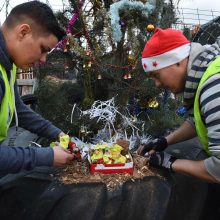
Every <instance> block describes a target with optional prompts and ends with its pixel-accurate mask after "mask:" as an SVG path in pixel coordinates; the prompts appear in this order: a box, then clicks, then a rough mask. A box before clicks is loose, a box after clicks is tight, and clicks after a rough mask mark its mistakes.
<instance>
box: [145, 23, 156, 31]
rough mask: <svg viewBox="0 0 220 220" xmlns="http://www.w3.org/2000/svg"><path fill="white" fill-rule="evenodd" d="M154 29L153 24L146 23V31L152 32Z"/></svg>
mask: <svg viewBox="0 0 220 220" xmlns="http://www.w3.org/2000/svg"><path fill="white" fill-rule="evenodd" d="M153 30H154V25H153V24H148V25H147V31H149V32H152V31H153Z"/></svg>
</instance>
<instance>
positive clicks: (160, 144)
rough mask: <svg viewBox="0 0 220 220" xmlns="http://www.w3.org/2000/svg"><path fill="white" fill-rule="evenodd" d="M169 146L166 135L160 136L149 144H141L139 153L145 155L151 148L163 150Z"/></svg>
mask: <svg viewBox="0 0 220 220" xmlns="http://www.w3.org/2000/svg"><path fill="white" fill-rule="evenodd" d="M167 146H168V143H167V139H166V138H165V137H158V138H156V139H153V140H151V141H149V142H148V143H147V144H143V145H141V146H140V147H139V148H138V150H137V153H138V154H139V155H141V156H144V155H145V154H146V153H148V152H149V151H151V150H155V151H163V150H164V149H165V148H166V147H167Z"/></svg>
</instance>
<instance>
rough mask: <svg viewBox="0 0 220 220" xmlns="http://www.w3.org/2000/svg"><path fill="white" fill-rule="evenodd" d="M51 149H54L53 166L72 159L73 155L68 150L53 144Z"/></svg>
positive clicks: (58, 165)
mask: <svg viewBox="0 0 220 220" xmlns="http://www.w3.org/2000/svg"><path fill="white" fill-rule="evenodd" d="M53 151H54V160H53V166H54V167H61V166H64V165H65V164H66V163H68V162H69V161H71V160H73V157H74V155H73V154H71V153H70V151H69V150H66V149H64V148H63V147H60V146H55V147H53Z"/></svg>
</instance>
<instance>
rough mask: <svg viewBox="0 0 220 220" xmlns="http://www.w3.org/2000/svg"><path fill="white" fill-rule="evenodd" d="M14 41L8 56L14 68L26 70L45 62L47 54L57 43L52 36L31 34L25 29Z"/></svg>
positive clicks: (30, 31)
mask: <svg viewBox="0 0 220 220" xmlns="http://www.w3.org/2000/svg"><path fill="white" fill-rule="evenodd" d="M22 31H23V32H22ZM16 40H17V41H16V42H14V45H15V47H14V49H13V51H12V52H11V54H10V56H11V58H12V59H13V62H14V63H15V64H16V66H17V67H19V68H21V69H28V68H30V67H32V66H34V65H37V64H38V63H40V62H45V61H46V57H47V54H48V52H49V51H51V49H52V48H54V47H55V45H56V44H57V42H58V40H57V38H56V37H55V36H54V35H52V34H50V35H42V34H41V35H37V34H33V32H32V30H31V29H30V30H29V29H28V28H25V27H24V29H21V31H20V33H19V34H18V37H17V38H16Z"/></svg>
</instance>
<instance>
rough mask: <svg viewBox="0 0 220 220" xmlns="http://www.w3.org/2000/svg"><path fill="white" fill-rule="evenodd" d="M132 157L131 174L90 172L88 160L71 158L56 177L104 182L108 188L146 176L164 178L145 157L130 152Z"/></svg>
mask: <svg viewBox="0 0 220 220" xmlns="http://www.w3.org/2000/svg"><path fill="white" fill-rule="evenodd" d="M132 158H133V161H134V172H133V174H129V173H117V174H103V173H97V172H96V173H91V172H90V169H89V162H88V161H87V160H86V161H77V160H73V161H71V162H70V164H68V165H67V166H66V167H65V168H64V169H63V170H62V172H61V173H60V174H59V175H58V177H57V178H58V180H59V181H60V182H61V183H64V184H73V183H75V184H77V183H92V182H93V183H94V182H103V183H105V184H106V186H107V189H108V190H113V189H115V188H116V187H119V186H120V185H122V184H123V183H124V182H126V181H128V180H132V181H135V180H137V179H141V178H143V177H146V176H158V177H160V178H163V179H164V176H163V175H162V173H161V172H160V171H158V170H156V169H152V168H149V166H148V161H147V158H145V157H142V156H139V155H137V154H132Z"/></svg>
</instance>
